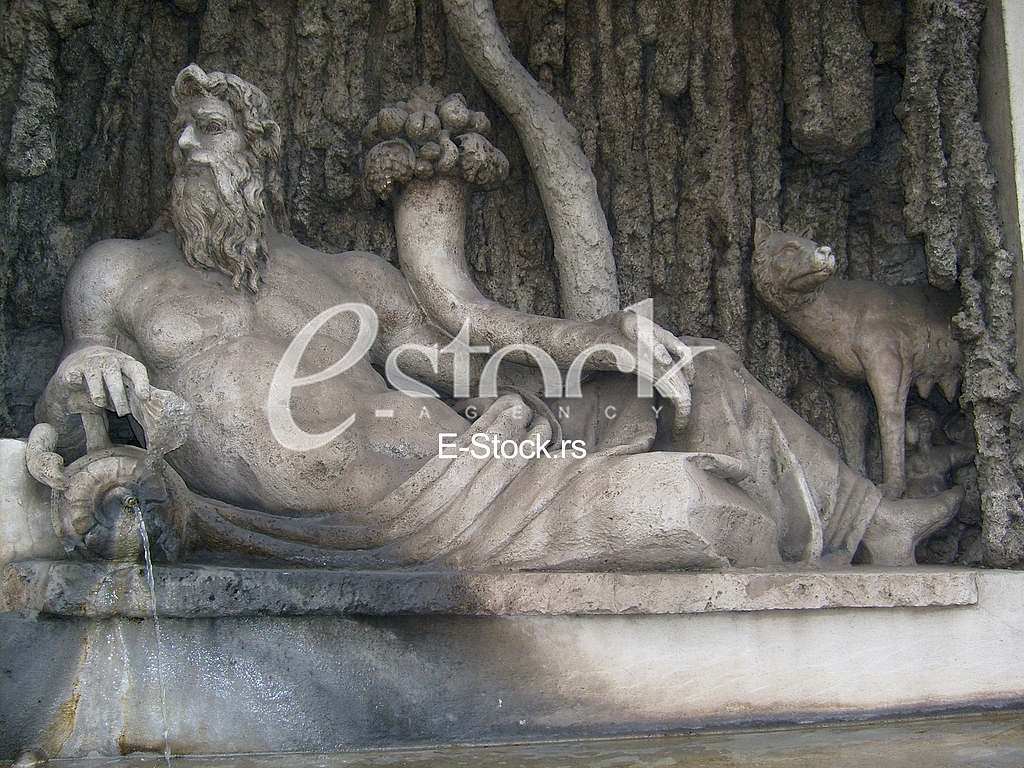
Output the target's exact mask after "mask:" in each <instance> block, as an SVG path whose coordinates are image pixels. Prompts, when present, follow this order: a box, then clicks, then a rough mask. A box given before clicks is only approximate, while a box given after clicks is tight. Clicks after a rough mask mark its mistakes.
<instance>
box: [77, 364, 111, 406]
mask: <svg viewBox="0 0 1024 768" xmlns="http://www.w3.org/2000/svg"><path fill="white" fill-rule="evenodd" d="M82 376H83V378H84V379H85V391H86V392H88V393H89V400H90V401H92V404H93V405H94V406H96V407H97V408H106V406H107V391H106V384H105V383H104V381H103V370H102V369H101V368H100V367H99V366H96V365H89V366H86V367H85V368H84V369H83V370H82Z"/></svg>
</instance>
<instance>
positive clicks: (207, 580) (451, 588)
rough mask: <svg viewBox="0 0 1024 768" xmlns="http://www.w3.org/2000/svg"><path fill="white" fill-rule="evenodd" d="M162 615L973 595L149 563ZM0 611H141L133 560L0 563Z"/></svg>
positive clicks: (906, 577)
mask: <svg viewBox="0 0 1024 768" xmlns="http://www.w3.org/2000/svg"><path fill="white" fill-rule="evenodd" d="M154 582H155V593H156V604H157V613H158V615H159V616H164V617H172V618H173V617H177V618H211V617H222V616H302V615H349V616H357V615H358V616H401V615H439V614H447V615H461V616H513V615H614V614H628V615H643V614H695V613H709V612H716V611H770V610H808V609H821V608H915V607H933V606H958V605H974V604H976V603H977V602H978V588H977V583H976V579H975V572H974V571H972V570H970V569H967V568H903V569H898V568H891V569H884V568H870V567H850V568H844V569H839V570H829V571H799V570H787V571H766V570H733V571H720V572H699V573H694V572H688V573H577V572H517V573H494V572H452V571H444V572H426V571H332V570H314V569H282V568H241V567H227V566H222V565H205V564H204V565H161V566H157V567H156V568H154ZM0 586H2V590H0V612H3V611H19V612H20V611H27V612H38V613H41V614H45V615H52V616H65V617H90V618H110V617H115V616H122V617H146V616H151V615H152V606H151V601H150V597H149V588H148V586H147V583H146V574H145V568H144V566H140V565H134V564H112V563H99V564H98V563H83V562H72V561H67V560H63V561H56V560H35V561H27V562H21V563H14V564H11V565H8V566H7V567H6V568H5V569H4V570H3V573H2V575H0Z"/></svg>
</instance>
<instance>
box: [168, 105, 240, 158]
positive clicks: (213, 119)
mask: <svg viewBox="0 0 1024 768" xmlns="http://www.w3.org/2000/svg"><path fill="white" fill-rule="evenodd" d="M174 129H175V131H177V134H178V137H177V148H178V150H179V151H180V153H181V154H180V157H179V158H176V160H177V162H176V166H177V169H178V170H184V171H185V172H186V173H188V172H192V173H196V172H199V171H201V169H202V168H204V167H213V166H216V165H223V161H224V160H227V159H231V158H235V157H237V156H239V155H241V154H242V153H243V152H244V150H245V135H244V134H243V132H242V129H241V127H240V126H239V125H238V121H237V120H236V119H235V112H234V110H233V109H231V107H230V106H228V104H227V103H226V102H223V101H221V100H220V99H217V98H213V97H211V96H202V97H200V98H198V99H195V100H194V101H190V102H189V103H188V104H183V105H182V106H181V108H180V109H179V110H178V115H177V117H176V118H175V120H174Z"/></svg>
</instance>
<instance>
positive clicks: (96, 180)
mask: <svg viewBox="0 0 1024 768" xmlns="http://www.w3.org/2000/svg"><path fill="white" fill-rule="evenodd" d="M496 5H497V10H498V16H499V18H500V19H501V21H502V23H503V25H504V27H505V29H506V31H507V32H508V35H509V37H510V39H511V42H512V48H513V50H514V51H515V53H516V54H517V56H518V57H519V58H520V60H521V61H523V62H524V64H526V65H527V66H528V67H529V69H530V70H531V71H532V72H533V73H534V76H535V77H537V79H538V80H539V81H540V82H541V83H542V84H543V85H544V86H545V87H546V88H547V89H549V90H550V91H551V92H552V94H553V95H554V96H555V97H556V98H557V99H558V101H559V102H560V103H561V104H562V106H563V108H564V109H565V112H566V114H567V116H568V117H569V119H570V120H571V121H572V122H573V123H574V124H575V125H576V127H577V128H578V129H579V130H580V134H581V137H582V142H583V147H584V150H585V151H586V153H587V155H588V156H589V157H590V159H591V162H592V163H593V165H594V169H595V173H596V175H597V179H598V185H599V188H600V192H601V195H602V202H603V204H604V206H605V209H606V211H607V214H608V220H609V222H610V226H611V231H612V234H613V237H614V242H615V256H616V259H617V264H618V275H619V285H620V288H621V292H622V295H623V302H624V303H629V302H632V301H636V300H639V299H642V298H645V297H647V296H653V297H654V299H655V307H656V312H657V319H658V320H659V322H661V323H662V324H663V325H665V326H666V327H668V328H669V329H671V330H673V331H676V332H680V333H689V334H697V335H706V336H713V337H717V338H721V339H724V340H726V341H728V342H729V343H730V344H732V345H733V346H734V347H735V348H736V349H737V350H739V351H740V353H741V354H742V355H743V357H744V359H745V360H746V361H747V364H748V366H749V367H750V368H751V370H752V371H753V372H754V373H755V374H756V375H757V376H758V377H759V378H760V379H761V380H762V381H763V382H764V383H765V384H766V385H767V386H768V387H770V388H771V389H772V390H773V391H775V392H776V393H778V394H779V395H780V396H782V397H784V398H785V399H786V400H787V401H788V402H790V403H791V404H792V405H793V406H794V407H795V408H796V409H797V410H798V411H799V412H800V413H801V414H802V415H804V416H805V417H806V418H808V419H809V420H810V421H811V422H812V423H813V424H814V425H815V426H816V427H817V428H818V429H819V430H820V431H822V432H823V433H824V434H825V435H826V436H828V437H830V438H832V439H837V434H838V433H837V430H836V427H835V418H834V414H833V408H832V405H831V401H830V400H829V398H828V395H827V393H826V389H825V387H824V386H823V383H822V377H821V374H820V372H819V371H818V369H817V364H816V363H815V361H814V359H813V358H812V357H811V356H810V354H809V353H808V352H807V351H806V349H804V348H803V347H802V345H801V344H800V343H799V342H797V341H796V340H795V339H794V338H793V337H791V336H790V335H788V334H787V333H786V332H784V331H782V330H781V329H780V327H779V325H778V323H777V322H776V321H775V320H774V318H773V317H772V316H771V315H769V314H768V313H767V312H766V310H765V309H764V307H762V306H761V305H760V304H759V303H758V301H757V300H756V299H755V298H754V297H753V294H752V291H751V286H750V277H749V263H750V251H751V244H752V230H753V223H754V219H755V217H758V216H759V217H762V218H764V219H767V220H768V221H770V222H772V223H775V224H780V223H781V224H782V225H783V226H785V227H787V228H790V229H797V228H801V229H802V228H803V227H804V226H806V225H814V226H815V232H816V237H817V239H819V240H820V241H822V242H827V243H829V244H831V245H832V246H833V247H834V248H835V250H836V251H837V253H838V255H839V258H840V263H841V267H842V268H843V269H844V270H845V273H846V274H847V275H848V276H849V277H856V278H869V279H873V280H880V281H885V282H889V283H894V284H897V283H912V282H923V281H926V280H930V281H931V282H932V283H933V284H934V285H936V286H938V287H940V288H944V289H950V290H959V291H960V293H961V295H962V298H963V311H962V312H961V314H960V315H959V316H958V318H957V326H958V329H959V333H960V335H961V338H962V340H963V343H964V348H965V351H966V353H967V354H966V362H965V383H964V387H963V394H962V398H961V402H960V405H961V408H960V409H953V408H951V407H950V406H948V405H946V404H945V403H944V401H943V400H942V398H941V396H939V395H937V394H935V395H933V396H932V398H931V399H930V400H929V403H928V404H929V406H931V407H933V408H935V409H937V410H939V411H940V412H941V414H942V415H943V416H944V417H945V419H946V426H945V432H946V434H947V435H948V436H949V437H950V438H952V439H961V440H962V439H965V438H969V437H971V436H972V434H973V435H974V438H973V439H976V442H977V445H978V452H979V453H978V456H979V457H978V461H977V472H975V470H974V468H968V469H966V470H961V471H960V472H959V473H958V475H957V480H958V482H962V483H965V484H966V485H967V486H968V489H969V494H968V499H967V501H966V502H965V505H964V509H963V510H962V512H961V514H960V517H959V519H958V520H957V521H955V522H954V523H953V524H952V525H951V526H950V527H949V528H948V529H947V530H946V531H943V532H942V533H941V534H940V535H938V536H936V537H935V538H933V540H932V541H931V542H930V543H929V545H928V546H927V547H926V548H924V549H923V550H922V551H921V553H920V554H921V555H922V556H925V557H927V559H930V560H932V561H937V562H952V561H954V559H955V560H956V561H958V562H970V563H977V562H981V561H984V562H986V563H988V564H992V565H1020V564H1021V563H1022V562H1024V519H1022V516H1024V502H1022V498H1021V490H1020V480H1021V478H1024V454H1022V450H1021V449H1022V438H1021V422H1022V417H1021V414H1020V412H1019V406H1018V401H1019V385H1018V383H1017V380H1016V379H1015V378H1014V377H1013V375H1012V373H1011V370H1010V368H1011V365H1012V363H1011V361H1012V360H1013V334H1014V329H1013V317H1014V315H1013V307H1012V294H1011V290H1010V285H1011V270H1012V264H1013V261H1012V257H1011V256H1010V254H1008V253H1006V252H1005V251H1003V250H1002V235H1001V231H1000V224H999V221H998V217H997V215H996V209H995V205H994V200H993V194H992V188H993V183H994V182H993V179H992V177H991V175H990V173H989V170H988V168H987V165H986V162H985V142H984V137H983V136H982V133H981V129H980V126H979V125H978V123H977V114H976V112H977V55H978V38H979V30H980V23H981V19H982V16H983V13H984V5H983V4H982V3H981V2H979V1H978V0H905V2H904V1H903V0H498V2H497V3H496ZM190 61H196V62H198V63H199V64H201V65H202V66H203V67H205V68H207V69H226V70H229V71H232V72H235V73H237V74H239V75H242V76H243V77H245V78H247V79H249V80H251V81H252V82H254V83H257V84H258V85H260V86H261V87H262V88H263V89H264V90H265V91H266V92H267V94H268V95H269V96H270V99H271V101H272V102H273V104H274V106H275V111H276V114H277V116H278V119H279V121H280V122H281V125H282V129H283V133H284V138H285V147H286V152H285V157H284V168H283V171H284V178H285V182H286V187H287V197H288V199H289V201H290V211H289V212H290V215H291V221H292V228H293V231H294V234H295V235H296V236H297V237H298V238H299V239H300V240H302V241H303V242H305V243H307V244H309V245H312V246H315V247H318V248H322V249H325V250H329V251H340V250H346V249H351V248H365V249H368V250H373V251H376V252H378V253H381V254H383V255H385V256H387V257H389V258H393V255H394V237H393V232H392V229H391V224H390V217H389V212H388V211H387V209H385V208H384V207H382V206H379V205H374V204H372V203H370V202H368V201H367V199H366V196H365V195H364V194H363V193H362V192H361V187H360V179H359V161H360V153H361V145H360V133H361V129H362V126H363V124H364V123H365V122H366V120H367V119H369V117H371V116H372V115H373V114H374V113H375V112H376V110H377V109H378V108H379V107H380V106H382V105H383V104H384V103H386V102H388V101H393V100H398V99H401V98H403V97H404V96H405V95H406V94H407V93H408V91H409V89H410V88H411V87H412V86H414V85H417V84H419V83H421V82H425V81H427V82H431V83H433V84H435V85H437V86H438V87H439V88H441V89H442V90H443V91H445V92H451V91H462V92H463V93H465V94H466V96H467V97H468V100H469V102H470V104H471V105H472V106H474V107H475V108H478V109H484V110H485V111H487V112H488V113H489V114H490V115H491V116H492V118H493V122H494V125H495V136H494V138H495V143H496V144H497V145H498V146H500V147H502V148H503V149H504V150H505V151H506V153H507V154H508V156H509V158H510V160H511V161H512V167H513V171H512V176H511V179H510V180H509V182H508V183H507V184H506V185H505V186H504V187H503V188H502V189H501V190H499V191H497V192H493V193H490V194H489V195H487V196H480V197H479V198H478V199H476V200H475V202H474V204H473V209H472V212H471V222H470V227H469V239H470V242H469V252H470V255H471V260H472V265H473V267H474V268H475V270H476V271H477V276H478V279H479V282H480V284H481V286H482V287H483V289H484V290H485V291H486V292H487V293H489V294H490V295H491V296H492V297H493V298H495V299H497V300H498V301H501V302H503V303H505V304H508V305H511V306H515V307H518V308H520V309H524V310H529V311H533V312H538V313H542V314H550V315H555V314H558V312H559V303H558V289H557V286H556V284H555V278H554V274H555V272H554V268H553V262H552V258H551V242H550V237H549V235H548V233H547V229H546V225H545V222H544V218H543V214H542V211H541V208H540V203H539V198H538V196H537V193H536V191H535V189H534V188H533V186H532V183H531V181H530V174H529V169H528V167H527V165H526V163H525V160H524V159H523V155H522V151H521V149H520V148H519V145H518V142H517V139H516V137H515V134H514V132H513V131H512V130H511V128H510V127H509V125H508V123H507V122H506V121H505V120H504V119H503V118H502V116H501V114H500V112H499V111H498V110H497V109H496V108H495V107H494V105H493V104H492V103H491V102H490V101H489V99H488V98H487V97H486V95H485V94H483V92H482V91H481V89H480V87H479V86H478V85H477V84H476V83H475V81H474V78H473V76H472V75H471V74H470V73H469V72H468V70H467V68H466V66H465V64H464V62H463V60H462V57H461V55H460V53H459V52H458V50H457V49H456V48H455V47H454V45H453V44H452V43H451V42H450V39H449V36H448V34H447V28H446V21H445V18H444V14H443V12H442V10H441V6H440V2H439V0H316V2H313V1H312V0H280V1H279V2H258V1H257V0H176V2H170V0H163V1H161V0H150V1H149V2H144V1H140V2H134V3H115V2H111V0H94V1H92V2H90V1H88V0H45V1H44V0H0V216H2V221H3V225H2V231H0V302H2V305H0V310H2V311H0V342H2V348H3V349H4V350H5V353H6V354H5V355H4V357H3V362H2V366H3V371H2V373H3V378H4V382H5V389H4V393H3V398H2V399H0V429H2V432H3V434H5V435H24V434H26V433H27V430H28V429H29V428H30V427H31V425H32V422H33V420H32V406H33V402H34V400H35V398H36V397H37V396H38V393H39V392H40V391H41V388H42V386H43V383H44V382H45V379H46V378H47V377H48V376H49V374H50V372H51V371H52V370H53V368H54V367H55V364H56V361H57V356H58V353H59V347H60V343H61V338H60V330H59V303H60V292H61V289H62V286H63V281H64V278H65V276H66V274H67V271H68V269H69V268H70V266H71V264H72V263H73V262H74V259H75V257H76V255H77V254H78V253H80V252H81V251H82V250H83V249H84V248H85V247H87V246H88V245H90V244H91V243H93V242H95V241H97V240H100V239H103V238H108V237H139V236H141V235H142V234H143V233H144V232H145V231H146V230H147V229H148V228H149V226H150V224H151V223H152V222H153V221H154V219H155V218H156V217H157V215H158V214H159V212H160V211H161V209H162V206H163V205H164V203H165V201H166V186H167V180H168V172H167V165H166V161H165V146H166V141H167V121H168V117H169V114H170V107H169V99H168V95H167V94H168V90H169V88H170V85H171V83H172V81H173V79H174V76H175V74H176V73H177V71H178V70H179V69H180V68H181V67H182V66H184V65H185V64H187V63H189V62H190ZM915 397H916V396H915ZM876 441H877V438H876ZM872 459H873V464H874V467H873V471H874V472H876V473H877V472H878V459H877V445H876V446H875V447H874V450H873V456H872ZM982 509H984V514H982ZM925 549H926V550H927V551H924V550H925Z"/></svg>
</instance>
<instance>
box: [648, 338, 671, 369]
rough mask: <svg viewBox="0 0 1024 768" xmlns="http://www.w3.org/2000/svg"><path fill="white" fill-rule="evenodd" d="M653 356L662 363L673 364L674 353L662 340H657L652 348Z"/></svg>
mask: <svg viewBox="0 0 1024 768" xmlns="http://www.w3.org/2000/svg"><path fill="white" fill-rule="evenodd" d="M651 354H652V357H653V358H654V359H655V360H656V361H658V362H659V363H661V364H662V365H672V355H670V354H669V351H668V349H667V348H666V347H665V345H664V344H663V343H662V342H661V341H655V342H654V347H653V348H652V349H651Z"/></svg>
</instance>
